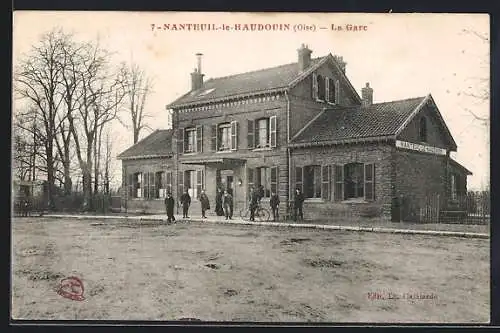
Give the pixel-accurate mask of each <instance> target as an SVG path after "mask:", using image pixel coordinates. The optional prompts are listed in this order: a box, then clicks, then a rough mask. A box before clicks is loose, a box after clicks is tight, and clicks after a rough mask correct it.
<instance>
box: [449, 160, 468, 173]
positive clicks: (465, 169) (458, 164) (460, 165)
mask: <svg viewBox="0 0 500 333" xmlns="http://www.w3.org/2000/svg"><path fill="white" fill-rule="evenodd" d="M450 161H451V162H452V163H453V164H455V165H456V166H457V167H458V168H460V169H462V170H463V171H465V173H466V174H467V175H469V176H470V175H472V171H470V170H469V169H467V168H466V167H464V166H463V165H462V164H460V163H459V162H458V161H456V160H454V159H452V158H450Z"/></svg>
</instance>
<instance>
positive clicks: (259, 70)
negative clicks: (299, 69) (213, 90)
mask: <svg viewBox="0 0 500 333" xmlns="http://www.w3.org/2000/svg"><path fill="white" fill-rule="evenodd" d="M327 56H328V55H326V56H322V57H316V58H311V61H317V60H320V59H323V58H325V57H327ZM295 64H297V61H295V62H290V63H287V64H281V65H277V66H271V67H266V68H261V69H254V70H250V71H246V72H240V73H236V74H231V75H225V76H218V77H212V78H210V79H208V80H207V81H205V82H204V83H207V82H210V81H215V80H220V79H227V78H230V77H233V76H239V75H246V74H251V73H257V72H263V71H267V70H270V69H276V68H279V67H286V66H291V65H295Z"/></svg>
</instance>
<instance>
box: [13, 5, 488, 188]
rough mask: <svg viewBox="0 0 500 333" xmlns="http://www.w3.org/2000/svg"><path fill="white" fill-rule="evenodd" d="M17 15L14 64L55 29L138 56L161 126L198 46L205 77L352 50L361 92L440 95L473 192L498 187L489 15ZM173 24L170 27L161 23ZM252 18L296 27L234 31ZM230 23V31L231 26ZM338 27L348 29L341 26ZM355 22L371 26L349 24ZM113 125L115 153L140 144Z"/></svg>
mask: <svg viewBox="0 0 500 333" xmlns="http://www.w3.org/2000/svg"><path fill="white" fill-rule="evenodd" d="M13 22H14V26H13V62H14V65H15V63H16V61H17V59H19V56H20V55H22V54H23V53H25V52H27V51H29V49H30V47H31V45H33V44H35V43H36V42H37V41H38V40H39V38H40V35H41V34H42V33H44V32H47V31H50V30H52V29H53V28H62V29H63V30H64V31H66V32H72V33H74V34H75V37H76V38H78V39H81V40H95V39H97V38H99V40H100V42H101V44H102V45H103V46H104V47H106V48H107V49H108V50H110V51H112V52H113V57H112V61H113V62H116V63H117V64H118V63H119V62H120V61H133V62H135V63H137V64H138V65H139V66H140V67H142V68H143V69H144V70H145V71H146V73H147V74H148V75H149V76H150V77H151V78H152V79H153V82H154V89H153V92H152V93H151V95H150V96H149V98H148V100H147V104H146V109H147V112H148V113H149V114H150V115H151V117H150V118H148V119H147V122H148V124H149V125H150V127H151V128H152V129H153V130H154V129H162V128H168V126H169V123H168V122H169V120H168V116H167V115H168V113H167V110H166V108H165V106H166V105H167V104H168V103H170V102H172V101H174V100H175V99H176V98H178V97H179V96H181V95H183V94H184V93H186V92H187V91H188V90H190V73H191V72H192V71H193V69H194V68H195V67H196V57H195V54H196V53H198V52H200V53H203V58H202V71H203V73H204V74H205V79H209V78H211V77H220V76H227V75H232V74H237V73H242V72H246V71H251V70H258V69H262V68H266V67H273V66H278V65H281V64H286V63H291V62H296V61H297V49H298V48H299V47H300V45H301V44H303V43H304V44H307V45H308V47H309V48H310V49H311V50H312V51H313V53H312V56H313V57H319V56H324V55H327V54H328V53H332V54H336V55H340V56H343V58H344V61H346V62H347V67H346V74H347V77H348V78H349V79H350V81H351V83H352V85H353V86H354V87H355V88H356V89H357V91H358V93H359V94H360V95H361V88H362V87H363V86H364V85H365V83H366V82H369V83H370V86H371V87H372V88H373V89H374V103H377V102H384V101H391V100H398V99H405V98H411V97H418V96H425V95H427V94H432V96H433V98H434V100H435V102H436V104H437V106H438V108H439V110H440V112H441V114H442V116H443V118H444V120H445V121H446V123H447V125H448V127H449V129H450V131H451V133H452V135H453V137H454V139H455V141H456V142H457V145H458V151H457V152H456V153H454V154H452V157H454V158H455V159H456V160H457V161H458V162H460V163H461V164H462V165H464V166H465V167H466V168H468V169H469V170H471V171H472V172H473V175H472V176H469V177H468V187H469V189H481V188H484V187H486V186H488V185H489V167H490V148H489V147H490V144H489V142H490V140H489V100H480V99H478V98H475V97H473V96H471V95H479V94H482V93H483V91H484V89H488V91H489V83H486V84H485V83H481V81H480V80H481V79H483V80H484V79H486V80H488V79H489V73H490V71H489V55H490V50H489V42H485V41H484V40H483V38H488V39H489V17H488V15H486V14H393V13H391V14H364V13H358V14H341V13H213V12H212V13H192V12H191V13H188V12H184V13H181V12H178V13H176V12H164V13H161V12H93V11H86V12H50V11H48V12H36V11H16V12H14V21H13ZM180 23H191V24H213V25H215V27H217V28H219V30H217V31H214V30H211V31H199V30H198V31H194V30H192V31H179V30H177V31H175V30H173V29H172V25H173V24H180ZM165 24H168V25H170V30H167V29H165V30H164V29H163V28H162V29H157V27H158V26H160V27H163V26H164V25H165ZM244 24H262V25H266V24H269V25H272V24H275V25H276V26H279V24H282V27H286V26H288V27H289V30H276V31H242V30H239V31H238V30H235V29H236V28H237V25H240V27H243V25H244ZM153 25H154V28H153ZM223 25H226V26H228V27H229V28H230V29H231V30H229V31H225V30H222V29H221V28H222V26H223ZM332 25H333V26H334V27H338V26H340V27H342V28H343V30H342V31H339V30H332ZM348 26H358V27H359V26H365V27H366V29H361V30H360V29H358V30H357V31H353V30H350V31H348V30H347V27H348ZM321 28H326V29H321ZM480 37H483V38H480ZM14 109H15V105H14ZM468 110H470V111H471V112H472V113H474V115H476V116H478V117H482V118H485V119H486V121H480V120H478V119H476V117H474V116H473V115H472V114H471V112H470V111H468ZM113 126H114V127H113V138H114V142H113V149H114V153H115V154H114V155H115V156H116V155H118V154H119V153H120V152H122V151H123V150H125V149H127V148H128V147H129V146H130V145H131V144H132V141H133V136H132V133H131V131H130V130H128V129H126V128H124V127H123V126H122V125H120V124H119V123H116V124H115V125H113ZM147 134H148V132H143V133H142V134H141V137H144V136H146V135H147ZM113 168H114V169H115V170H116V172H115V177H114V180H115V185H117V186H119V182H120V179H121V175H120V173H121V167H120V162H119V161H117V160H114V163H113Z"/></svg>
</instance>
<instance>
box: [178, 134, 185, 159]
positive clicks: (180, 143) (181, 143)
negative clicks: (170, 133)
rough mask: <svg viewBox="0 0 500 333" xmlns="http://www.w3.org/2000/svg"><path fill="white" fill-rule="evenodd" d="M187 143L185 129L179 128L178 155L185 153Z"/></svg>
mask: <svg viewBox="0 0 500 333" xmlns="http://www.w3.org/2000/svg"><path fill="white" fill-rule="evenodd" d="M185 141H186V137H185V134H184V128H179V131H178V132H177V153H179V154H182V153H184V142H185Z"/></svg>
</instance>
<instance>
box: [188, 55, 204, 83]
mask: <svg viewBox="0 0 500 333" xmlns="http://www.w3.org/2000/svg"><path fill="white" fill-rule="evenodd" d="M202 56H203V54H201V53H196V58H197V60H198V67H197V68H195V69H194V71H193V72H192V73H191V90H192V91H193V90H198V89H200V88H201V87H202V86H203V76H204V75H205V74H202V73H201V57H202Z"/></svg>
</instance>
